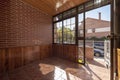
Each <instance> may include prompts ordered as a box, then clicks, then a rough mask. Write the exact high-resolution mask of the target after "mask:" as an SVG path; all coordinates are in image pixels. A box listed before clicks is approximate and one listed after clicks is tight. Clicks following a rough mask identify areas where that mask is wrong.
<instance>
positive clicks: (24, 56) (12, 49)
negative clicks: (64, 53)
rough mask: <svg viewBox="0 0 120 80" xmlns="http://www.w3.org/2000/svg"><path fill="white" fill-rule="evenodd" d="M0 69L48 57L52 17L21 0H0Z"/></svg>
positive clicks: (50, 44)
mask: <svg viewBox="0 0 120 80" xmlns="http://www.w3.org/2000/svg"><path fill="white" fill-rule="evenodd" d="M0 15H1V16H0V72H6V71H10V70H13V69H15V68H17V67H20V66H23V65H25V64H28V63H30V62H32V61H35V60H39V59H43V58H46V57H49V56H50V55H52V54H51V51H52V18H51V17H50V16H48V15H46V14H44V13H43V12H42V11H40V10H38V9H36V8H34V7H32V6H30V5H29V4H26V3H24V2H23V1H21V0H0Z"/></svg>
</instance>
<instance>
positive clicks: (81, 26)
mask: <svg viewBox="0 0 120 80" xmlns="http://www.w3.org/2000/svg"><path fill="white" fill-rule="evenodd" d="M84 16H85V14H84V13H80V14H78V29H77V30H78V38H77V40H78V62H79V63H82V64H85V21H84Z"/></svg>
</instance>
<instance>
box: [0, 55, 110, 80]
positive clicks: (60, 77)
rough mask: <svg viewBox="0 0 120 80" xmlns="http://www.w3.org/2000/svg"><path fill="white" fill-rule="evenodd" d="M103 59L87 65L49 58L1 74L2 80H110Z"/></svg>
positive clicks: (0, 78)
mask: <svg viewBox="0 0 120 80" xmlns="http://www.w3.org/2000/svg"><path fill="white" fill-rule="evenodd" d="M109 72H110V71H109V69H106V68H105V67H104V65H103V62H102V60H100V61H99V60H94V61H93V60H91V61H90V60H89V62H87V65H86V66H83V65H80V64H77V63H73V62H70V61H66V60H63V59H59V58H55V57H54V58H47V59H44V60H41V61H37V62H34V63H31V64H28V65H26V66H24V67H21V68H18V69H16V70H15V71H12V72H9V73H7V74H4V75H1V76H0V80H109Z"/></svg>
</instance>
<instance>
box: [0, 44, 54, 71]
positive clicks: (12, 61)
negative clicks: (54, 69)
mask: <svg viewBox="0 0 120 80" xmlns="http://www.w3.org/2000/svg"><path fill="white" fill-rule="evenodd" d="M51 55H52V45H41V46H31V47H16V48H5V49H4V48H3V49H2V48H1V49H0V73H3V72H7V71H12V70H14V69H16V68H18V67H21V66H23V65H26V64H28V63H31V62H33V61H36V60H40V59H44V58H47V57H49V56H51Z"/></svg>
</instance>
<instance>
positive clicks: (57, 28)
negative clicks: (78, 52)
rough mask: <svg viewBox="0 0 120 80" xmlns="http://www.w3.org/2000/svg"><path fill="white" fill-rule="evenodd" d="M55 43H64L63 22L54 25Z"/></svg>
mask: <svg viewBox="0 0 120 80" xmlns="http://www.w3.org/2000/svg"><path fill="white" fill-rule="evenodd" d="M54 43H62V22H57V23H55V24H54Z"/></svg>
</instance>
